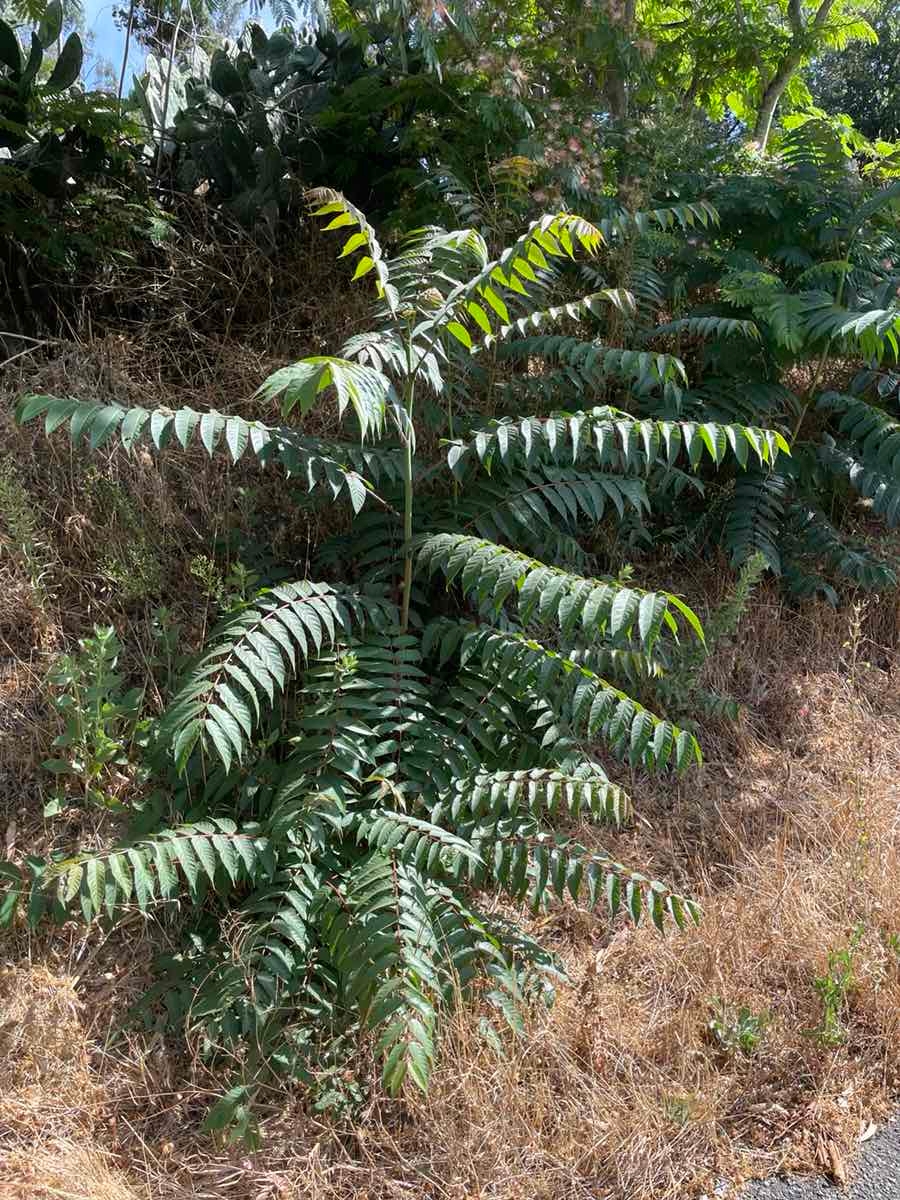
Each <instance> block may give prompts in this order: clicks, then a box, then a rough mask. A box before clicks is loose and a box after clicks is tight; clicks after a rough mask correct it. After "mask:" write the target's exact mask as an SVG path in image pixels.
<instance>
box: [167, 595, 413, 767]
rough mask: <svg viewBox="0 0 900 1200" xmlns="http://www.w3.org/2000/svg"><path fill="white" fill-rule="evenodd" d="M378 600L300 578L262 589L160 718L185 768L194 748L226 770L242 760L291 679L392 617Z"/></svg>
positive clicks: (223, 630) (216, 638) (213, 643)
mask: <svg viewBox="0 0 900 1200" xmlns="http://www.w3.org/2000/svg"><path fill="white" fill-rule="evenodd" d="M391 614H392V609H391V606H390V605H389V604H386V603H385V602H384V601H382V600H379V599H377V598H372V597H368V596H361V595H358V594H355V593H352V592H348V591H337V590H335V589H334V588H332V587H330V586H329V585H328V584H324V583H312V582H309V581H302V582H300V583H292V584H282V585H280V586H278V587H274V588H271V589H267V590H266V591H264V592H263V593H262V594H261V595H260V596H258V597H257V599H256V600H255V601H254V603H253V604H251V605H250V606H249V607H247V608H245V609H243V610H242V611H241V612H239V613H237V614H236V615H235V616H234V617H231V618H230V619H228V620H227V621H226V622H225V623H224V624H223V625H222V626H220V628H219V630H218V631H217V632H216V633H214V635H213V636H212V638H211V639H210V641H209V643H208V647H207V649H206V650H205V651H204V653H203V654H202V655H201V657H200V659H199V660H198V661H197V663H196V664H195V665H194V667H193V668H192V669H191V670H190V671H189V672H188V674H187V677H186V679H185V681H184V683H183V684H182V686H181V687H180V689H179V691H178V692H177V694H176V695H175V697H174V699H173V700H172V703H171V705H170V706H169V708H168V709H167V710H166V713H165V716H164V717H163V719H162V721H161V722H160V735H161V738H162V741H163V743H164V744H165V745H168V746H170V747H171V752H172V755H173V757H174V760H175V765H176V768H177V769H179V770H183V769H184V766H185V765H186V763H187V761H188V759H189V758H190V756H191V754H192V752H193V750H194V748H195V747H196V746H197V745H198V744H199V745H200V746H201V747H202V748H203V750H204V751H206V752H211V753H214V754H215V756H216V757H217V758H218V759H220V761H221V762H222V764H223V766H224V767H225V769H226V770H228V769H230V767H231V764H232V763H233V762H235V761H237V762H240V761H241V759H242V758H243V757H244V754H245V752H246V750H247V748H248V746H249V744H250V742H251V739H252V737H253V734H254V731H255V730H256V728H257V727H258V725H259V723H260V720H261V718H262V713H263V711H264V709H265V707H266V706H267V705H268V706H271V705H273V704H274V703H275V700H276V697H278V696H279V695H280V694H281V693H283V692H284V690H285V687H286V684H287V681H288V679H290V678H291V677H292V676H293V675H295V674H296V672H297V670H298V669H299V668H300V667H301V666H302V665H303V664H304V663H305V662H306V661H308V660H309V659H311V658H314V657H315V656H316V655H318V654H319V653H321V651H322V650H323V649H327V647H328V646H330V645H333V644H334V642H335V640H336V638H337V637H338V636H339V635H341V634H344V633H347V632H348V631H349V630H350V628H351V626H352V625H353V624H359V623H361V622H366V621H375V622H376V623H377V622H379V621H385V620H387V621H390V619H391Z"/></svg>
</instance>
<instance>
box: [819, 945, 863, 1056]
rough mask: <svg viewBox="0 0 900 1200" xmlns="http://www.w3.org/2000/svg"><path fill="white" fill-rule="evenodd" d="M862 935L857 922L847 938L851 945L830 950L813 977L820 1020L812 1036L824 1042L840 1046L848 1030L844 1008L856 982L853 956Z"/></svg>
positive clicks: (823, 1043) (826, 1044) (824, 1044)
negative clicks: (820, 972)
mask: <svg viewBox="0 0 900 1200" xmlns="http://www.w3.org/2000/svg"><path fill="white" fill-rule="evenodd" d="M861 938H862V927H861V926H858V927H857V928H856V930H855V931H854V933H853V937H852V938H851V939H850V945H849V946H845V947H844V948H843V949H842V950H830V951H829V953H828V969H827V970H826V972H825V974H824V975H819V976H817V977H816V980H815V989H816V991H817V992H818V993H819V996H820V997H821V1000H822V1023H821V1025H820V1026H819V1028H818V1029H816V1030H814V1036H815V1037H816V1039H817V1040H818V1041H819V1042H820V1043H821V1044H822V1045H823V1046H840V1045H842V1044H843V1042H844V1040H845V1038H846V1036H847V1031H846V1029H845V1028H844V1020H843V1017H844V1008H845V1005H846V1003H847V998H848V996H849V995H850V993H851V991H852V990H853V988H854V987H855V986H856V979H855V977H854V975H853V958H854V955H855V953H856V949H857V947H858V946H859V943H860V940H861Z"/></svg>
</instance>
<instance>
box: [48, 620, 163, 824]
mask: <svg viewBox="0 0 900 1200" xmlns="http://www.w3.org/2000/svg"><path fill="white" fill-rule="evenodd" d="M121 651H122V645H121V643H120V641H119V639H118V637H117V636H116V633H115V630H114V629H113V628H112V627H111V626H107V627H105V628H101V627H99V626H95V628H94V633H93V636H92V637H87V638H84V639H83V640H82V641H80V642H79V643H78V651H77V653H75V654H64V655H63V656H62V657H61V658H60V659H59V660H58V661H57V663H56V665H55V667H54V668H53V670H52V671H51V672H50V677H49V678H50V683H51V685H52V686H53V688H54V689H56V690H55V691H54V693H53V694H52V696H51V704H52V705H53V707H54V708H55V709H56V711H57V712H58V713H59V715H60V717H62V720H63V722H64V726H65V727H64V729H63V732H62V733H61V734H60V735H59V736H58V737H57V738H56V739H55V740H54V742H53V746H54V748H55V749H56V750H57V751H58V756H57V757H55V758H50V759H47V760H46V762H44V764H43V765H44V767H45V768H46V769H47V770H48V771H52V772H53V774H54V775H56V776H57V777H58V778H59V783H60V788H59V789H58V791H57V794H56V796H55V797H54V798H53V799H52V800H51V801H50V802H49V804H47V806H46V807H45V809H44V813H45V815H46V816H52V815H53V814H54V813H56V812H59V810H60V809H61V808H62V807H63V806H64V804H65V802H66V798H67V797H66V796H65V793H64V790H63V789H64V787H65V784H64V780H65V779H71V780H74V781H76V783H77V787H78V789H79V791H80V793H81V798H82V799H83V800H84V801H85V802H86V803H92V804H101V805H104V806H111V805H113V804H115V803H116V802H115V800H113V799H112V798H111V797H110V796H109V795H108V794H107V792H106V791H105V790H104V788H103V787H102V786H101V784H102V780H103V778H104V776H105V775H106V773H107V771H108V770H109V768H110V767H113V766H125V765H127V763H128V747H129V745H130V743H131V741H132V739H133V737H134V734H135V732H136V728H137V724H136V723H137V717H138V713H139V710H140V705H141V699H142V696H143V693H142V691H141V690H140V689H139V688H135V689H133V690H132V691H129V692H122V690H121V687H122V676H121V675H120V674H118V673H117V672H116V666H117V663H118V660H119V655H120V653H121Z"/></svg>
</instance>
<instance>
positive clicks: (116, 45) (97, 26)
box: [84, 0, 143, 91]
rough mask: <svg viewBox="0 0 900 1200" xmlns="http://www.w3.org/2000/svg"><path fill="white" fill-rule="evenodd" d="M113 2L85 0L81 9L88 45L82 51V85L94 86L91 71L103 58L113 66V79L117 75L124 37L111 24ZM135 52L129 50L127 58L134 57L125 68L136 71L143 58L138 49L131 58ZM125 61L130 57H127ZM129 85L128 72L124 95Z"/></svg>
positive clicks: (94, 80)
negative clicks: (83, 78) (83, 52)
mask: <svg viewBox="0 0 900 1200" xmlns="http://www.w3.org/2000/svg"><path fill="white" fill-rule="evenodd" d="M112 11H113V0H85V5H84V23H85V26H86V28H87V30H88V32H89V33H90V35H91V40H90V44H89V45H88V46H87V47H86V50H87V53H86V55H85V59H86V63H85V70H84V76H85V83H86V84H87V86H88V87H92V86H94V85H95V84H96V82H97V81H96V79H94V78H92V73H93V69H94V68H95V66H96V62H97V59H98V58H107V59H109V60H110V61H111V62H112V64H113V69H114V70H115V72H116V75H118V73H119V68H120V67H121V65H122V49H123V47H124V45H125V34H124V33H123V31H122V30H121V29H117V28H116V27H115V25H114V24H113V18H112ZM134 50H135V48H134V47H132V50H131V54H133V55H134V58H133V61H132V62H131V63H129V68H130V67H131V66H134V67H135V68H137V69H140V67H141V64H142V62H143V56H142V53H141V50H140V47H138V48H137V50H138V52H137V54H134ZM129 57H131V56H130V55H129ZM130 82H131V70H130V69H129V72H128V79H126V81H125V87H126V91H127V90H128V84H129V83H130Z"/></svg>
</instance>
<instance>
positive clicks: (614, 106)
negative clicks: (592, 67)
mask: <svg viewBox="0 0 900 1200" xmlns="http://www.w3.org/2000/svg"><path fill="white" fill-rule="evenodd" d="M636 8H637V0H625V3H624V4H623V5H622V6H621V9H620V10H619V11H618V12H616V11H615V10H614V8H613V6H612V5H610V13H609V17H610V23H611V24H612V25H615V26H617V27H618V29H619V30H620V32H621V34H622V37H623V38H631V37H632V35H633V34H634V19H635V11H636ZM618 57H619V56H618V55H617V56H616V58H617V59H618ZM603 92H604V95H605V98H606V103H607V105H608V106H609V111H610V115H611V116H612V117H613V118H614V119H615V120H616V121H624V120H625V118H626V117H627V116H628V88H627V86H626V83H625V72H624V70H623V69H622V64H621V62H619V61H613V62H612V63H610V65H609V67H608V68H607V70H606V78H605V80H604V83H603Z"/></svg>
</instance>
